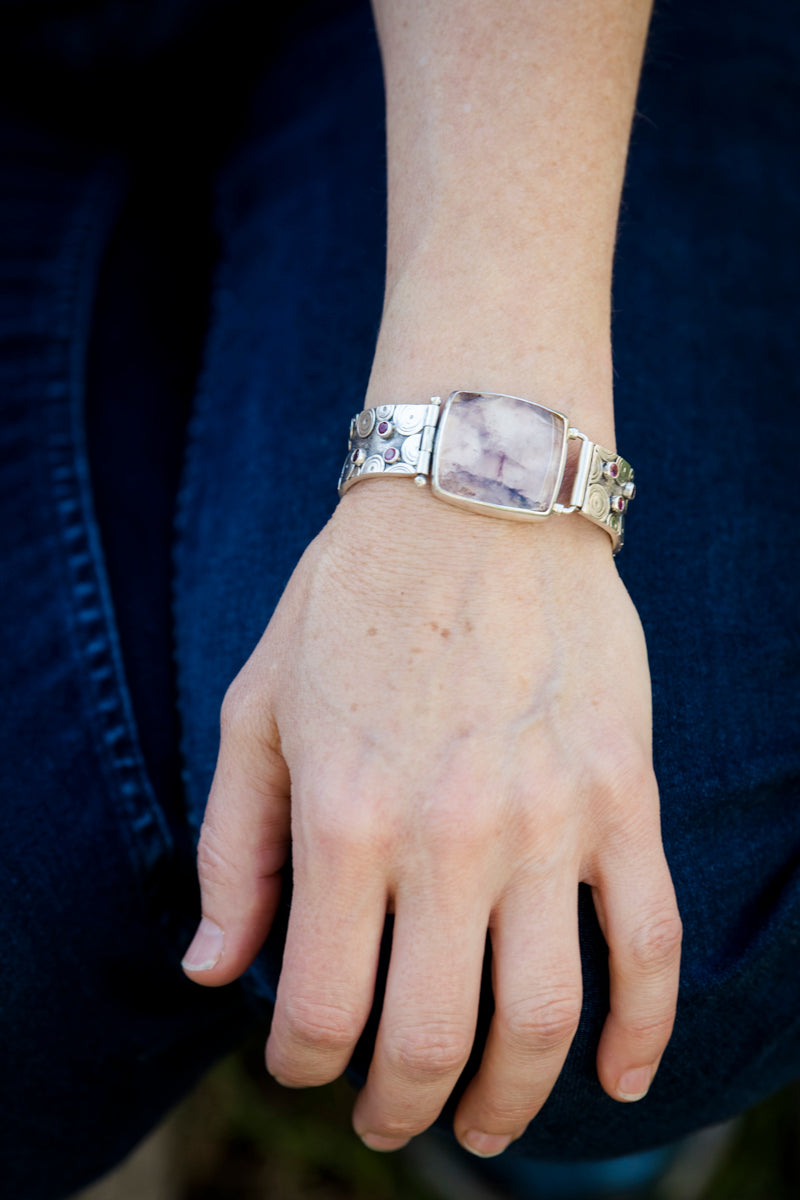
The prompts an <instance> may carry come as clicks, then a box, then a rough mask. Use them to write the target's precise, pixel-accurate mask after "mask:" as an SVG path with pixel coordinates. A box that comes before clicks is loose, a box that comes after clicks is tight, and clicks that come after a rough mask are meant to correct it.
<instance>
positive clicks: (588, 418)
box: [363, 276, 614, 448]
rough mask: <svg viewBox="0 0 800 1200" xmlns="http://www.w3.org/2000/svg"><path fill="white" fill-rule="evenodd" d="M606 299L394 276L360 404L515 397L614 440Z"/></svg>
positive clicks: (610, 442) (607, 443) (600, 439)
mask: <svg viewBox="0 0 800 1200" xmlns="http://www.w3.org/2000/svg"><path fill="white" fill-rule="evenodd" d="M607 307H608V304H607V301H600V300H597V301H595V302H592V303H589V302H588V301H584V303H583V304H582V305H578V303H577V302H575V303H574V304H573V305H572V306H571V307H570V304H569V302H568V301H567V300H565V299H564V297H563V296H560V297H558V298H557V299H556V297H555V296H554V294H553V292H552V291H550V290H549V289H547V288H545V287H541V288H539V290H538V291H536V290H535V289H533V288H532V287H529V288H528V289H527V291H526V292H524V293H523V292H521V291H520V289H518V288H516V287H515V286H512V285H511V284H508V285H506V286H505V287H502V288H501V287H499V286H498V287H492V288H489V287H488V286H486V287H484V286H482V285H481V286H476V285H475V283H474V281H473V282H472V284H471V285H468V283H467V281H463V286H462V281H460V280H459V279H458V278H457V277H456V278H455V279H450V280H448V279H446V278H433V277H430V276H429V277H427V278H426V280H425V281H421V280H417V281H414V280H410V279H404V280H403V281H401V282H399V283H398V284H397V286H396V287H395V288H394V289H393V290H392V291H391V292H387V300H386V306H385V309H384V316H383V320H382V322H381V329H380V333H379V337H378V343H377V346H376V351H375V357H374V361H373V366H372V372H371V374H370V379H369V384H368V387H367V393H366V397H365V400H364V403H363V407H364V408H373V407H377V406H378V405H380V404H397V403H408V404H414V403H422V404H425V403H427V402H428V399H429V397H430V396H432V395H441V396H442V397H446V396H447V395H448V394H449V393H450V392H451V391H453V390H454V389H456V388H469V389H471V390H474V391H478V392H500V393H504V394H506V395H515V396H524V397H526V398H527V399H530V400H533V401H535V402H536V403H538V404H543V405H545V406H546V407H549V408H554V409H556V410H558V411H560V412H564V413H566V414H567V416H568V417H569V419H570V421H571V422H572V424H574V425H575V426H577V427H578V428H580V429H582V430H583V431H584V432H585V433H586V434H587V435H588V436H589V437H591V438H592V440H594V441H597V442H600V443H601V444H602V445H604V446H607V447H608V448H613V446H614V417H613V388H612V378H613V374H612V355H611V338H610V331H609V321H608V316H607Z"/></svg>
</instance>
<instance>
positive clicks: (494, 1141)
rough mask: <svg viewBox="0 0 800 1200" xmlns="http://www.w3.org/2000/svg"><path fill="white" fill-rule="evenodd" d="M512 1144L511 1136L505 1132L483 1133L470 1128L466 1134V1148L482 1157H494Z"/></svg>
mask: <svg viewBox="0 0 800 1200" xmlns="http://www.w3.org/2000/svg"><path fill="white" fill-rule="evenodd" d="M510 1145H511V1138H510V1137H507V1136H506V1134H504V1133H481V1132H480V1130H478V1129H470V1130H468V1132H467V1133H465V1134H464V1149H465V1150H469V1152H470V1154H477V1155H478V1156H479V1157H480V1158H494V1157H495V1155H496V1154H502V1153H503V1151H504V1150H505V1149H506V1148H507V1147H508V1146H510Z"/></svg>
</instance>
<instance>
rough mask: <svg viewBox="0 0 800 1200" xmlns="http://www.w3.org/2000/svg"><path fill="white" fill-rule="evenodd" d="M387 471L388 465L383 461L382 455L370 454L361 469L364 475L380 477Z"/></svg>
mask: <svg viewBox="0 0 800 1200" xmlns="http://www.w3.org/2000/svg"><path fill="white" fill-rule="evenodd" d="M385 469H386V463H385V462H384V461H383V455H382V454H370V456H369V458H368V459H367V461H366V462H365V463H364V465H363V467H362V468H361V474H362V475H380V474H381V472H382V471H384V470H385Z"/></svg>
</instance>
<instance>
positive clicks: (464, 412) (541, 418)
mask: <svg viewBox="0 0 800 1200" xmlns="http://www.w3.org/2000/svg"><path fill="white" fill-rule="evenodd" d="M566 438H567V422H566V419H565V418H564V417H563V416H561V415H560V414H559V413H555V412H551V411H550V409H547V408H542V407H541V406H540V405H538V404H534V403H533V402H532V401H530V400H522V399H520V398H518V397H516V396H501V395H496V394H492V393H476V392H455V393H454V394H453V396H451V397H450V400H449V401H448V405H447V407H446V409H445V411H444V413H443V414H442V418H441V422H440V431H439V437H438V444H437V453H436V460H435V464H434V481H433V482H434V488H435V490H436V491H437V492H439V493H440V494H442V495H443V496H444V497H445V498H447V497H452V498H453V499H454V500H459V499H460V500H462V501H464V500H466V501H473V502H477V503H480V504H491V505H500V506H502V507H504V508H510V509H529V510H532V511H533V512H536V513H547V512H549V511H550V509H551V508H552V506H553V501H554V500H555V497H556V493H557V490H558V486H559V484H560V481H561V473H562V469H563V462H564V447H565V445H566Z"/></svg>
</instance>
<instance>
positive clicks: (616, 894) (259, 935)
mask: <svg viewBox="0 0 800 1200" xmlns="http://www.w3.org/2000/svg"><path fill="white" fill-rule="evenodd" d="M290 839H291V853H292V861H293V873H294V892H293V897H292V905H291V915H290V921H289V929H288V936H287V942H286V949H285V954H284V959H283V967H282V973H281V978H280V983H279V988H278V995H277V1002H276V1007H275V1014H274V1018H273V1023H272V1030H271V1034H270V1038H269V1042H268V1046H267V1062H268V1066H269V1069H270V1071H271V1072H272V1073H273V1074H274V1075H275V1076H276V1078H278V1079H279V1080H280V1081H281V1082H283V1083H286V1084H289V1085H291V1086H310V1085H317V1084H322V1083H325V1082H327V1081H329V1080H331V1079H333V1078H335V1077H336V1076H338V1075H339V1074H340V1073H341V1072H342V1071H343V1070H344V1068H345V1067H346V1066H347V1063H348V1061H349V1059H350V1056H351V1054H352V1051H353V1048H354V1046H355V1043H356V1041H357V1039H358V1037H359V1034H360V1033H361V1031H362V1029H363V1026H364V1023H365V1021H366V1018H367V1015H368V1013H369V1010H370V1007H371V1004H372V1000H373V991H374V986H375V977H376V966H377V958H378V948H379V943H380V939H381V934H382V930H383V926H384V918H385V914H386V912H387V910H393V911H394V913H395V923H394V935H393V942H392V951H391V962H390V968H389V976H388V982H387V990H386V996H385V1000H384V1005H383V1013H382V1017H381V1022H380V1028H379V1032H378V1036H377V1041H376V1045H375V1051H374V1055H373V1060H372V1064H371V1067H370V1071H369V1076H368V1079H367V1083H366V1085H365V1087H364V1089H363V1090H362V1092H361V1094H360V1095H359V1097H358V1100H357V1102H356V1106H355V1110H354V1114H353V1123H354V1126H355V1128H356V1130H357V1131H358V1132H359V1133H360V1134H361V1136H362V1137H364V1139H365V1141H366V1142H367V1144H368V1145H371V1146H373V1147H374V1148H377V1149H393V1148H396V1147H398V1146H400V1145H402V1144H403V1143H405V1142H406V1141H407V1140H408V1139H409V1138H410V1137H412V1136H414V1135H415V1134H417V1133H420V1132H421V1131H422V1130H424V1129H425V1128H427V1127H428V1126H429V1125H430V1124H431V1123H432V1122H433V1121H434V1120H435V1118H436V1116H437V1115H438V1113H439V1112H440V1110H441V1108H442V1106H443V1105H444V1103H445V1101H446V1100H447V1098H448V1096H449V1094H450V1092H451V1091H452V1089H453V1086H454V1084H455V1083H456V1080H457V1079H458V1076H459V1074H460V1072H461V1071H462V1069H463V1067H464V1064H465V1062H466V1060H467V1057H468V1054H469V1051H470V1048H471V1046H472V1042H473V1039H474V1034H475V1024H476V1017H477V1009H478V997H479V987H480V979H481V967H482V962H483V955H484V946H485V937H486V931H487V929H488V930H489V932H490V936H491V942H492V948H493V988H494V1000H495V1013H494V1017H493V1021H492V1025H491V1029H490V1033H489V1037H488V1041H487V1045H486V1048H485V1051H484V1054H483V1059H482V1064H481V1067H480V1070H479V1072H478V1074H477V1075H476V1077H475V1078H474V1079H473V1080H472V1082H471V1083H470V1085H469V1087H468V1088H467V1091H466V1093H465V1095H464V1096H463V1098H462V1099H461V1102H460V1104H459V1106H458V1109H457V1112H456V1117H455V1128H456V1133H457V1135H458V1137H459V1138H460V1140H461V1141H462V1143H463V1144H464V1145H465V1146H466V1147H467V1148H470V1149H473V1150H474V1151H476V1152H478V1153H498V1152H499V1151H500V1150H501V1149H502V1148H504V1145H505V1144H507V1142H508V1140H510V1139H512V1138H515V1137H517V1136H519V1135H520V1134H521V1133H522V1131H523V1130H524V1128H525V1126H526V1125H527V1123H528V1122H529V1121H530V1120H531V1118H532V1117H533V1116H535V1114H536V1112H537V1111H538V1110H539V1108H540V1107H541V1105H542V1104H543V1103H544V1101H545V1099H546V1098H547V1096H548V1094H549V1092H550V1090H551V1088H552V1086H553V1084H554V1082H555V1080H556V1078H557V1076H558V1074H559V1072H560V1070H561V1067H562V1065H563V1062H564V1059H565V1057H566V1054H567V1051H568V1048H569V1045H570V1042H571V1040H572V1037H573V1035H574V1032H575V1029H576V1027H577V1023H578V1017H579V1013H580V1008H581V966H580V957H579V949H578V929H577V885H578V882H579V881H585V882H586V883H588V884H590V885H591V887H592V892H593V895H594V899H595V905H596V908H597V912H598V917H599V919H600V923H601V926H602V928H603V931H604V934H605V937H606V940H607V942H608V945H609V952H610V957H609V963H610V976H611V996H610V1013H609V1015H608V1018H607V1020H606V1024H605V1027H604V1030H603V1033H602V1037H601V1040H600V1045H599V1049H598V1055H597V1069H598V1074H599V1078H600V1081H601V1083H602V1085H603V1087H604V1088H605V1090H606V1091H607V1092H608V1093H609V1095H611V1096H613V1097H615V1098H617V1099H629V1100H630V1099H637V1098H638V1097H639V1094H641V1093H644V1092H645V1091H646V1090H647V1087H648V1086H649V1082H650V1080H651V1078H652V1075H653V1073H654V1071H655V1069H656V1067H657V1064H658V1061H659V1059H660V1056H661V1054H662V1053H663V1050H664V1047H665V1045H666V1042H667V1040H668V1038H669V1035H670V1032H671V1028H672V1022H673V1016H674V1009H675V999H676V992H677V977H678V963H679V943H680V920H679V917H678V913H677V908H676V904H675V898H674V892H673V889H672V884H671V880H670V877H669V872H668V869H667V865H666V862H665V859H664V855H663V851H662V847H661V840H660V828H659V814H658V797H657V789H656V783H655V779H654V776H653V771H652V763H651V749H650V692H649V675H648V669H647V658H646V651H645V646H644V639H643V636H642V631H641V628H640V625H639V622H638V618H637V616H636V613H635V610H634V608H633V606H632V604H631V602H630V600H629V598H628V596H627V593H626V591H625V589H624V587H623V585H622V583H621V582H620V580H619V577H618V575H617V573H616V570H615V568H614V565H613V560H612V558H611V547H610V543H609V541H608V539H607V537H606V535H605V534H604V533H603V532H601V531H599V530H597V529H593V528H592V527H590V526H588V525H586V524H585V523H584V522H583V521H581V520H579V519H578V518H576V517H553V518H551V519H550V520H548V521H547V522H545V523H540V524H535V525H534V524H519V523H515V522H507V521H502V520H496V519H492V518H486V517H478V516H475V515H474V514H471V513H464V512H461V511H458V510H456V509H453V508H450V507H449V506H447V505H444V504H441V503H440V502H439V501H436V500H435V499H433V498H432V497H431V496H430V494H429V493H427V492H425V493H423V492H420V491H418V490H417V489H416V488H413V487H411V486H410V485H409V483H408V481H407V480H400V479H398V480H388V479H384V480H382V481H381V483H380V484H379V485H376V484H375V483H374V482H370V483H365V484H363V485H359V486H358V487H356V488H354V489H352V491H351V492H350V493H349V494H348V496H347V497H346V498H345V499H344V500H343V501H342V503H341V504H340V505H339V507H338V509H337V511H336V513H335V515H334V517H333V519H332V520H331V522H330V523H329V525H328V526H327V527H326V528H325V529H324V530H323V531H322V533H321V534H320V535H319V536H318V537H317V538H316V539H315V541H314V542H313V543H312V544H311V546H310V547H309V548H308V550H307V551H306V553H305V555H304V556H303V558H302V560H301V562H300V564H299V565H298V567H297V569H296V571H295V573H294V575H293V577H292V579H291V581H290V583H289V585H288V587H287V589H286V592H285V594H284V596H283V598H282V600H281V602H280V604H279V605H278V608H277V609H276V611H275V614H274V616H273V618H272V620H271V621H270V623H269V626H268V627H267V630H266V632H265V633H264V635H263V637H262V639H261V641H260V642H259V645H258V646H257V648H256V650H255V651H254V653H253V655H252V656H251V658H250V659H249V661H248V662H247V664H246V665H245V666H244V668H243V669H242V671H241V672H240V674H239V675H238V676H237V678H236V679H235V680H234V682H233V684H232V685H231V687H230V689H229V691H228V694H227V696H226V699H225V703H224V705H223V713H222V738H221V745H220V752H219V760H218V764H217V770H216V773H215V777H214V782H213V786H212V789H211V795H210V797H209V802H208V808H207V813H206V819H205V822H204V826H203V833H202V837H201V841H200V847H199V856H198V862H199V872H200V881H201V887H202V897H203V913H204V915H205V918H206V921H207V922H211V923H212V925H211V926H209V925H205V926H204V930H205V934H206V938H207V940H206V942H205V947H206V949H204V950H203V951H202V954H201V955H200V959H201V961H202V960H204V962H203V966H204V969H200V968H199V967H197V966H195V968H191V967H189V966H188V963H189V962H194V963H196V962H197V956H196V955H195V954H194V953H191V954H189V955H187V967H186V969H187V970H188V971H189V973H190V974H191V976H192V978H194V979H195V980H196V981H197V982H199V983H205V984H210V985H212V986H216V985H219V984H224V983H228V982H230V981H231V980H233V979H235V978H237V977H238V976H239V975H240V974H241V973H242V972H243V971H244V970H246V968H247V967H248V966H249V965H250V963H251V962H252V960H253V958H254V957H255V955H256V954H257V953H258V950H259V948H260V946H261V945H262V944H263V942H264V939H265V938H266V935H267V933H268V931H269V928H270V924H271V922H272V919H273V916H274V913H275V909H276V905H277V902H278V894H279V888H280V878H279V872H280V869H281V867H282V865H283V863H284V861H285V859H286V857H287V855H288V853H289V846H290ZM212 926H216V927H217V928H218V929H220V930H224V938H222V939H220V937H219V935H214V933H213V928H212ZM201 949H202V947H201ZM631 1072H633V1074H631Z"/></svg>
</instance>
